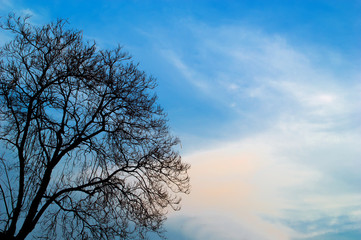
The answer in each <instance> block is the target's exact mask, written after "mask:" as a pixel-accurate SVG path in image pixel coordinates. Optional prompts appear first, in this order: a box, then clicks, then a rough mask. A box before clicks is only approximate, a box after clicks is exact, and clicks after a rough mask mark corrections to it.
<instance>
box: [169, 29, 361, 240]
mask: <svg viewBox="0 0 361 240" xmlns="http://www.w3.org/2000/svg"><path fill="white" fill-rule="evenodd" d="M187 27H189V29H190V30H189V31H190V33H191V34H193V35H192V38H194V39H195V40H194V42H193V43H194V45H193V46H192V47H191V49H187V50H186V51H182V48H181V46H180V47H179V48H177V46H171V47H173V48H174V49H172V50H171V49H168V50H167V54H165V55H164V56H165V57H166V58H168V59H169V60H170V61H171V62H172V63H173V64H174V67H175V69H178V71H179V72H180V73H182V74H183V76H184V77H185V78H187V80H188V81H189V82H191V83H193V84H194V86H195V87H198V88H199V90H200V94H206V95H207V96H209V97H210V98H211V99H212V101H214V102H217V103H221V104H223V105H224V107H229V108H230V111H234V110H236V111H239V112H240V113H241V114H240V115H239V116H240V117H239V119H238V121H235V122H236V124H234V123H232V124H231V123H225V124H229V125H230V126H229V127H230V128H234V129H235V131H237V129H239V126H238V125H242V126H250V127H252V128H254V129H248V130H249V131H248V132H247V135H244V136H242V135H241V136H240V137H239V138H238V140H232V142H228V143H224V142H220V143H219V145H220V146H218V147H214V145H213V146H211V147H210V148H211V150H204V151H201V150H199V151H198V152H195V153H194V154H192V155H189V156H186V157H185V160H186V161H188V162H190V163H191V164H192V172H191V173H192V185H193V192H192V194H191V196H190V197H189V199H187V200H186V201H185V202H184V206H185V207H184V209H183V213H184V214H189V215H191V216H193V217H194V220H193V222H192V225H193V226H199V229H200V230H199V231H202V229H203V230H204V229H206V230H204V232H210V234H209V235H207V237H205V235H202V234H203V233H200V232H197V234H201V235H202V237H198V238H197V237H195V238H194V239H205V238H206V239H212V238H209V236H210V235H211V236H217V237H218V236H222V234H226V233H227V234H228V236H229V239H239V238H237V237H236V236H241V234H242V233H247V234H249V236H253V237H250V238H251V239H278V240H279V239H292V238H293V237H310V236H317V235H318V234H321V233H327V232H331V231H335V229H337V231H342V229H347V228H352V227H353V226H354V225H355V224H356V223H359V222H360V213H359V211H358V209H359V208H360V207H361V204H360V198H361V190H360V188H357V187H355V184H358V183H359V182H355V180H361V177H360V175H359V172H358V171H356V170H355V169H360V167H361V150H360V148H359V143H360V142H361V135H360V133H361V129H360V127H359V126H360V124H359V123H360V122H361V117H360V115H359V114H360V110H361V104H360V103H361V94H360V93H361V91H360V85H359V84H357V81H356V80H357V77H358V76H359V75H360V73H355V72H349V73H348V74H347V76H348V78H347V79H344V78H342V76H343V73H344V72H345V69H344V68H343V67H344V66H345V64H346V63H345V62H346V61H345V60H343V59H342V57H341V56H340V54H337V53H335V54H333V55H334V56H338V58H337V61H334V60H332V59H331V60H328V59H327V58H323V57H322V56H320V55H319V54H318V53H317V52H315V51H312V52H310V51H308V52H307V53H304V52H303V51H301V50H299V49H297V47H294V46H292V45H291V44H290V43H288V42H287V40H286V39H285V38H283V37H281V36H277V35H274V36H272V35H267V34H264V33H262V32H261V31H255V30H252V29H249V28H244V27H242V26H223V27H216V28H212V27H208V26H204V25H203V26H201V27H197V26H196V24H190V25H187ZM168 47H169V46H168ZM171 47H169V48H171ZM310 49H311V48H310ZM313 49H314V48H313ZM330 52H331V51H330ZM169 53H171V54H169ZM176 53H180V54H178V55H177V54H176ZM190 55H191V56H192V57H191V56H190ZM315 56H317V60H316V59H314V58H315ZM320 59H322V60H323V62H322V61H321V62H320ZM340 76H341V77H340ZM205 86H206V87H205ZM249 105H251V106H252V107H249ZM250 120H252V121H256V124H255V123H254V122H251V121H250ZM237 124H238V125H237ZM258 125H263V126H267V127H266V128H264V127H263V128H257V126H258ZM240 134H242V133H240ZM229 141H231V140H229ZM195 216H197V217H195ZM340 218H346V219H348V220H347V221H348V222H344V223H343V225H342V224H341V223H339V222H338V221H340V220H339V219H340ZM324 219H327V221H325V222H323V221H324ZM222 222H223V224H222ZM291 222H293V224H291ZM301 226H303V227H301ZM304 226H306V227H304ZM291 227H293V228H294V231H293V230H292V229H291ZM196 231H198V230H195V229H194V228H191V229H189V232H190V235H192V234H194V233H195V232H196ZM297 231H298V232H297ZM260 232H262V233H264V234H259V233H260ZM217 234H218V235H217ZM232 234H234V235H232ZM252 234H255V235H252ZM256 235H257V237H256ZM217 237H215V238H214V239H217Z"/></svg>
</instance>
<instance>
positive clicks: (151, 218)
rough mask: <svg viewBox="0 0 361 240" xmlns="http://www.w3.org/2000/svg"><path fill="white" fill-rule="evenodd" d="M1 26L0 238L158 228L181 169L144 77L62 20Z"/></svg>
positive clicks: (180, 186) (101, 235) (183, 178)
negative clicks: (4, 34) (5, 36)
mask: <svg viewBox="0 0 361 240" xmlns="http://www.w3.org/2000/svg"><path fill="white" fill-rule="evenodd" d="M1 28H2V29H3V30H7V31H8V32H11V33H12V34H14V35H15V37H14V39H13V40H12V41H11V42H9V43H8V44H6V45H4V46H3V47H2V48H1V50H0V59H1V62H0V101H1V105H0V107H1V108H0V124H1V125H0V126H1V129H0V139H1V142H2V146H1V147H0V149H1V152H2V154H1V155H0V184H1V185H0V187H1V188H0V239H24V238H26V237H27V236H33V237H40V238H43V239H44V238H45V239H119V238H120V239H125V238H127V239H128V238H129V239H130V238H135V239H141V238H146V235H147V233H148V232H156V233H158V234H159V235H162V231H163V230H162V223H163V222H164V219H165V214H166V213H167V210H169V207H172V208H173V209H175V210H177V209H179V202H180V198H179V196H177V193H178V192H183V193H186V192H188V190H189V179H188V174H187V170H188V168H189V166H188V165H187V164H184V163H182V162H181V158H180V156H179V154H178V153H177V152H176V151H175V150H174V147H175V146H176V145H177V144H178V140H177V138H174V137H172V136H171V135H170V133H169V129H168V126H167V121H166V116H165V114H164V112H163V110H162V109H161V108H160V107H159V106H158V105H157V103H156V97H155V94H154V92H153V91H154V90H153V88H154V87H155V81H154V79H153V78H151V77H147V76H146V74H145V73H144V72H142V71H140V70H138V66H137V65H135V64H133V63H132V61H131V59H130V57H129V56H128V55H127V54H126V53H124V52H123V51H122V50H121V48H116V49H114V50H104V51H103V50H98V49H97V48H96V45H95V43H93V44H92V43H87V42H84V41H83V39H82V33H81V32H80V31H74V30H68V29H66V22H65V21H63V20H58V21H56V22H54V23H51V24H48V25H45V26H40V27H39V26H34V25H31V24H30V23H29V21H28V19H27V18H18V17H16V16H14V15H10V16H9V18H8V19H7V20H5V21H4V22H3V24H2V25H1ZM35 228H36V231H33V230H34V229H35Z"/></svg>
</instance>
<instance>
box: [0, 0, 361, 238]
mask: <svg viewBox="0 0 361 240" xmlns="http://www.w3.org/2000/svg"><path fill="white" fill-rule="evenodd" d="M9 11H13V12H15V13H17V14H19V15H22V14H30V15H32V18H31V21H32V22H33V23H35V24H44V23H48V22H50V21H53V20H56V19H57V18H66V19H68V21H69V23H70V26H71V27H72V28H75V29H81V30H83V34H84V38H85V39H87V40H95V41H96V42H97V44H98V46H99V47H100V48H114V47H116V46H117V45H118V44H120V45H122V46H124V50H126V51H128V52H129V53H130V54H131V55H132V56H133V57H134V60H135V61H137V62H139V63H140V68H141V69H143V70H145V71H146V72H147V73H149V74H151V75H152V76H154V77H156V78H157V79H158V84H159V86H158V88H157V93H158V96H159V103H160V104H161V105H162V106H163V107H164V108H165V111H166V112H168V117H169V120H170V121H169V123H170V126H171V128H172V131H173V132H174V134H175V135H177V136H179V137H180V138H181V140H182V149H181V150H180V151H181V153H182V155H183V159H184V161H186V162H188V163H190V164H191V165H192V169H191V171H190V175H191V183H192V192H191V194H190V195H185V196H183V204H182V205H183V208H182V210H181V211H179V212H176V213H174V212H171V213H170V214H169V215H168V220H167V222H166V229H167V230H168V233H167V234H166V235H167V236H168V237H169V239H171V240H184V239H189V240H218V239H231V240H240V239H241V240H242V239H243V240H353V239H361V81H360V80H361V14H360V13H361V1H360V0H354V1H352V0H345V1H341V0H339V1H334V0H324V1H321V0H313V1H311V0H303V1H301V0H298V1H296V0H289V1H286V0H284V1H281V0H279V1H276V0H264V1H260V0H245V1H235V0H229V1H226V0H224V1H221V0H219V1H216V0H209V1H205V0H198V1H196V0H194V1H190V0H189V1H188V0H183V1H180V0H179V1H175V0H163V1H147V0H124V1H123V0H118V1H116V0H108V1H90V0H87V1H76V0H72V1H68V0H65V1H64V0H56V1H49V0H47V1H37V0H32V1H25V0H24V1H21V0H0V14H1V15H2V16H4V15H5V16H6V15H7V14H8V12H9ZM6 40H8V37H7V36H5V35H4V34H3V33H0V41H1V43H3V42H4V41H6ZM152 239H154V240H156V239H157V238H156V237H154V238H152Z"/></svg>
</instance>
